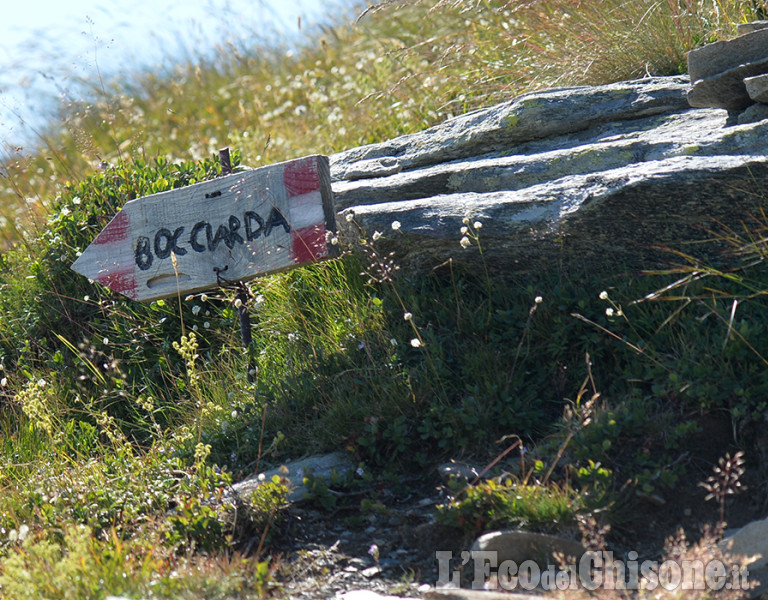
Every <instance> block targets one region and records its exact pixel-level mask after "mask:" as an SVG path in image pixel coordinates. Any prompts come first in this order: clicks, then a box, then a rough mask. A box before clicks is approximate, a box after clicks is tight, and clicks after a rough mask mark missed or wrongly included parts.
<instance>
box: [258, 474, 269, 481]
mask: <svg viewBox="0 0 768 600" xmlns="http://www.w3.org/2000/svg"><path fill="white" fill-rule="evenodd" d="M266 478H267V476H266V475H265V474H264V473H259V476H258V477H257V479H258V480H259V481H264V480H265V479H266Z"/></svg>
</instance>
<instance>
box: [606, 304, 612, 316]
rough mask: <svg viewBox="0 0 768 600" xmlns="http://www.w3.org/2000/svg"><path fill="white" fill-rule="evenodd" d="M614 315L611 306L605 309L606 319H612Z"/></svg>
mask: <svg viewBox="0 0 768 600" xmlns="http://www.w3.org/2000/svg"><path fill="white" fill-rule="evenodd" d="M613 315H614V312H613V309H612V308H611V307H610V306H609V307H608V308H606V309H605V316H606V317H612V316H613Z"/></svg>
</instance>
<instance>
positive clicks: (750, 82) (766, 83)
mask: <svg viewBox="0 0 768 600" xmlns="http://www.w3.org/2000/svg"><path fill="white" fill-rule="evenodd" d="M744 85H745V86H746V88H747V93H748V94H749V97H750V98H752V100H754V101H755V102H763V103H766V104H768V75H765V74H764V75H757V76H755V77H748V78H747V79H745V80H744Z"/></svg>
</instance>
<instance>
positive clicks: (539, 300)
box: [533, 296, 544, 304]
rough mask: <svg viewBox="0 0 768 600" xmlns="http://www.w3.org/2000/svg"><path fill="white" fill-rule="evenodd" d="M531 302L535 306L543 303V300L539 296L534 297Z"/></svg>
mask: <svg viewBox="0 0 768 600" xmlns="http://www.w3.org/2000/svg"><path fill="white" fill-rule="evenodd" d="M533 301H534V302H535V303H536V304H541V303H542V302H544V298H542V297H541V296H536V297H535V298H534V299H533Z"/></svg>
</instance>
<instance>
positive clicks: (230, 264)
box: [72, 156, 336, 302]
mask: <svg viewBox="0 0 768 600" xmlns="http://www.w3.org/2000/svg"><path fill="white" fill-rule="evenodd" d="M335 224H336V222H335V211H334V207H333V197H332V193H331V178H330V168H329V165H328V157H326V156H309V157H306V158H301V159H298V160H293V161H290V162H285V163H280V164H276V165H270V166H268V167H262V168H259V169H253V170H250V171H243V172H240V173H235V174H233V175H226V176H224V177H219V178H218V179H214V180H211V181H205V182H202V183H198V184H195V185H191V186H189V187H185V188H181V189H178V190H172V191H168V192H162V193H159V194H153V195H151V196H145V197H143V198H136V199H135V200H131V201H129V202H127V203H126V204H125V206H124V207H123V208H122V209H121V210H120V212H118V213H117V215H115V218H114V219H112V221H110V222H109V224H108V225H107V226H106V227H105V228H104V229H103V230H102V231H101V233H99V235H98V236H97V237H96V239H95V240H94V241H93V243H91V245H90V246H88V247H87V248H86V249H85V251H84V252H83V253H82V255H81V256H80V257H79V258H78V259H77V260H76V261H75V262H74V264H73V265H72V269H73V270H75V271H77V272H78V273H80V274H81V275H85V276H86V277H88V278H90V279H93V280H94V281H98V282H99V283H101V284H103V285H105V286H106V287H108V288H110V289H112V290H114V291H116V292H120V293H121V294H124V295H126V296H128V297H129V298H132V299H134V300H141V301H147V302H148V301H152V300H157V299H159V298H166V297H169V296H175V295H176V294H179V293H180V294H189V293H192V292H197V291H201V290H205V289H210V288H212V287H216V286H217V285H219V284H220V283H221V282H222V281H246V280H248V279H252V278H254V277H256V276H258V275H264V274H267V273H274V272H276V271H282V270H285V269H288V268H291V267H294V266H297V265H300V264H303V263H307V262H310V261H315V260H318V259H323V258H328V257H331V256H335V255H336V247H335V246H332V245H331V244H330V243H328V242H327V240H326V233H330V232H333V231H334V230H335Z"/></svg>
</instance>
